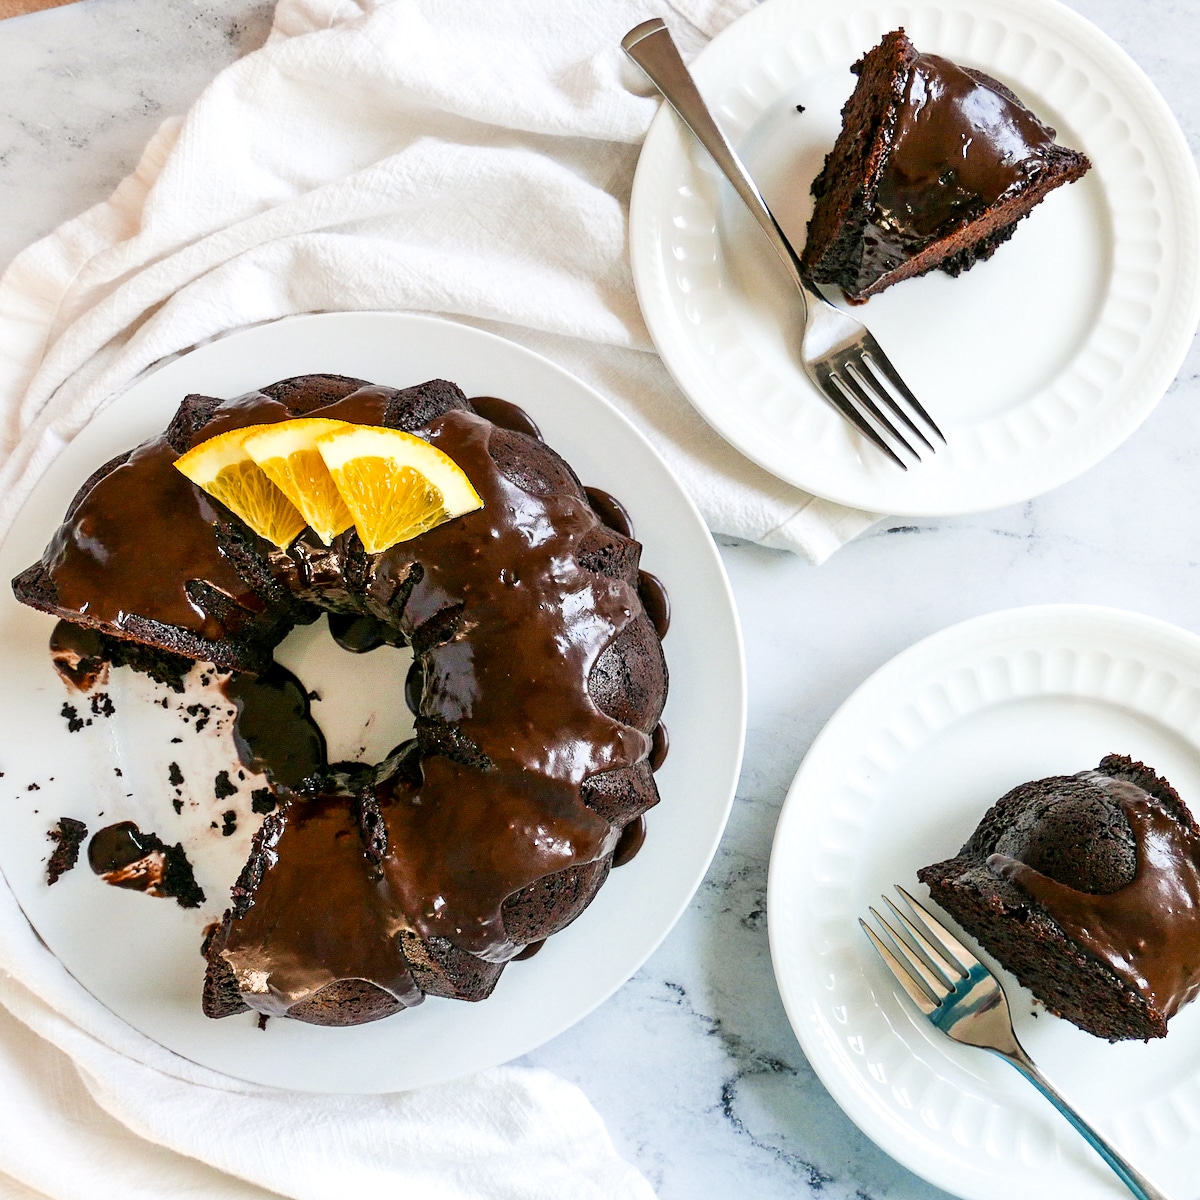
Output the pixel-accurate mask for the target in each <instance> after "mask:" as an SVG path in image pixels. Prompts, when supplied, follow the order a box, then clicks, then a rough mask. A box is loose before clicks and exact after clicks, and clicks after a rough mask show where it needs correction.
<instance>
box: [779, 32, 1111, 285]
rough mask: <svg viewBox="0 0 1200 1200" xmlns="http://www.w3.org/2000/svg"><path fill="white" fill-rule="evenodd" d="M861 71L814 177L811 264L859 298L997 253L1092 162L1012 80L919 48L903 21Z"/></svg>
mask: <svg viewBox="0 0 1200 1200" xmlns="http://www.w3.org/2000/svg"><path fill="white" fill-rule="evenodd" d="M851 70H852V71H853V72H854V73H855V74H856V75H857V76H858V84H857V86H856V87H855V89H854V92H853V94H852V95H851V97H850V99H849V100H848V101H847V102H846V106H845V107H844V108H843V109H842V129H841V132H840V134H839V135H838V138H837V141H836V142H835V143H834V147H833V149H832V150H831V151H830V153H829V155H828V156H827V157H826V159H825V166H824V168H823V169H822V171H821V173H820V174H819V175H818V176H817V177H816V179H815V180H814V181H813V185H812V193H813V196H814V197H815V198H816V206H815V208H814V210H813V215H812V218H811V220H810V221H809V223H808V238H807V241H806V243H805V247H804V253H803V255H802V260H801V266H802V269H803V271H804V274H805V276H806V277H807V278H809V279H811V280H812V281H813V282H815V283H832V284H837V285H838V286H839V287H840V288H841V289H842V290H843V292H844V293H845V295H846V298H847V299H848V300H850V301H851V302H852V303H854V304H859V303H862V302H863V301H864V300H866V299H867V298H868V297H870V296H873V295H875V293H876V292H880V291H882V290H883V289H884V288H886V287H890V286H891V285H892V284H893V283H899V282H900V280H902V279H908V278H910V277H911V276H914V275H924V274H925V273H927V272H928V271H932V270H934V269H935V268H940V269H941V270H943V271H945V272H947V273H948V274H950V275H960V274H961V273H962V272H963V271H966V270H968V269H969V268H970V267H972V266H974V265H975V263H977V262H980V261H981V260H983V259H986V258H990V257H991V255H992V254H993V253H994V252H995V251H996V248H997V247H998V246H999V245H1000V244H1001V243H1002V242H1005V241H1007V240H1008V239H1009V238H1010V237H1011V236H1012V234H1013V231H1014V230H1015V228H1016V224H1017V222H1018V221H1019V220H1020V219H1021V218H1022V217H1023V216H1025V215H1026V214H1027V213H1028V212H1029V210H1030V209H1031V208H1033V207H1034V205H1036V204H1037V203H1038V202H1039V201H1041V200H1042V199H1043V198H1044V197H1045V195H1046V194H1047V193H1048V192H1050V191H1052V190H1053V189H1054V188H1056V187H1059V186H1060V185H1061V184H1064V183H1070V182H1071V181H1072V180H1075V179H1078V178H1079V177H1080V176H1081V175H1083V174H1084V172H1086V171H1087V170H1088V167H1089V166H1090V165H1091V164H1090V163H1089V162H1088V160H1087V158H1086V157H1085V156H1084V155H1083V154H1080V153H1078V152H1077V151H1075V150H1068V149H1067V148H1066V147H1065V146H1060V145H1058V144H1057V143H1056V142H1055V140H1054V139H1055V131H1054V130H1053V129H1051V128H1050V127H1049V126H1048V125H1045V124H1043V123H1042V122H1041V121H1040V120H1038V118H1037V117H1035V116H1034V115H1033V113H1031V112H1030V111H1029V109H1028V108H1026V107H1025V105H1024V104H1022V103H1021V101H1020V100H1019V99H1018V98H1017V97H1016V96H1015V95H1013V93H1012V92H1011V91H1009V89H1008V88H1006V87H1005V86H1004V85H1003V84H1002V83H998V82H997V81H996V80H994V79H992V78H990V77H989V76H987V75H985V74H984V73H983V72H982V71H976V70H973V69H972V68H970V67H959V66H956V65H955V64H954V63H952V62H949V61H948V60H947V59H944V58H941V57H939V56H938V55H936V54H920V53H918V52H917V50H916V49H915V48H914V47H913V44H912V43H911V42H910V41H909V40H908V38H907V37H905V36H904V31H903V30H902V29H897V30H895V31H893V32H892V33H889V34H886V35H885V36H884V38H883V41H881V42H880V43H879V45H878V46H876V47H875V48H874V49H872V50H869V51H868V52H867V53H866V55H864V57H863V58H862V59H861V60H860V61H859V62H857V63H855V64H854V66H853V67H852V68H851Z"/></svg>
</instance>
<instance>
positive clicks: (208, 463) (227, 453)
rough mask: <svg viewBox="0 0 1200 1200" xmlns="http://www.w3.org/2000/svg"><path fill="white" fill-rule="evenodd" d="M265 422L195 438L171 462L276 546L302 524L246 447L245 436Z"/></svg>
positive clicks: (295, 533) (299, 528) (298, 529)
mask: <svg viewBox="0 0 1200 1200" xmlns="http://www.w3.org/2000/svg"><path fill="white" fill-rule="evenodd" d="M267 428H269V427H268V426H266V425H250V426H247V427H246V428H245V429H231V430H230V431H229V432H228V433H219V434H217V436H216V437H213V438H209V439H208V441H207V442H201V443H200V445H199V446H195V447H193V448H192V449H191V450H189V451H188V452H187V453H186V454H183V455H181V456H180V457H179V458H177V459H176V460H175V466H176V468H177V469H178V470H180V471H182V472H183V474H184V475H186V476H187V477H188V478H189V479H190V480H191V481H192V482H193V483H194V484H195V485H196V486H197V487H199V488H203V490H204V491H206V492H207V493H208V494H209V495H210V496H212V497H213V499H215V500H219V501H220V502H221V503H222V504H223V505H225V507H226V508H228V509H229V510H230V511H231V512H234V513H236V514H237V515H238V516H239V517H241V518H242V520H243V521H245V522H246V524H247V525H249V526H250V528H251V529H253V530H254V532H255V533H257V534H258V535H259V537H263V538H266V539H267V541H269V542H274V544H275V545H276V546H279V547H280V548H281V549H282V548H283V547H284V546H287V545H289V544H290V543H291V541H292V539H293V538H295V536H296V535H297V534H298V533H299V532H300V530H302V529H303V528H304V524H305V522H304V517H303V516H301V514H300V512H299V511H298V510H297V508H296V506H295V505H294V504H292V502H291V501H290V500H289V499H288V498H287V497H286V496H285V495H284V494H283V493H282V492H281V491H280V490H279V489H278V488H277V487H276V486H275V485H274V484H273V483H272V482H271V481H270V479H268V478H267V476H266V474H265V473H264V472H263V471H262V469H261V468H260V467H259V466H258V464H257V463H256V462H255V461H254V459H252V458H251V457H250V455H249V454H248V453H247V452H246V448H245V445H244V443H245V441H246V439H247V438H249V437H252V436H253V435H254V434H256V433H258V432H259V431H260V430H262V429H267Z"/></svg>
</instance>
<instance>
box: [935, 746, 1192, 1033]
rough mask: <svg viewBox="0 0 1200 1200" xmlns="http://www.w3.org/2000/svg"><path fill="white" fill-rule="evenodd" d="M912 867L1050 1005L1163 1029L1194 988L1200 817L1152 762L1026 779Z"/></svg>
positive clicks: (1099, 1022) (1094, 1028) (1109, 760)
mask: <svg viewBox="0 0 1200 1200" xmlns="http://www.w3.org/2000/svg"><path fill="white" fill-rule="evenodd" d="M917 877H918V878H919V879H920V880H921V882H922V883H924V884H926V885H927V886H928V888H929V890H930V893H931V894H932V896H933V898H934V900H936V901H937V903H938V904H940V905H941V906H942V908H944V909H945V910H946V911H947V912H948V913H950V915H951V916H952V917H953V918H954V919H955V920H956V921H957V922H958V923H959V925H961V926H962V927H963V929H965V930H966V931H967V932H968V933H970V934H971V935H972V936H973V937H974V938H976V939H977V940H978V941H979V943H980V944H981V945H982V946H983V947H984V948H985V949H986V950H987V951H988V953H990V954H991V955H993V956H994V957H995V958H996V959H998V960H999V961H1000V963H1001V964H1002V965H1004V966H1005V967H1007V968H1008V969H1009V970H1010V971H1012V972H1013V974H1014V975H1016V977H1017V978H1018V979H1019V980H1020V981H1021V983H1023V984H1024V985H1025V986H1026V987H1028V988H1029V990H1030V991H1032V992H1033V994H1034V995H1035V996H1037V997H1038V999H1039V1000H1041V1001H1042V1002H1043V1003H1044V1004H1045V1005H1046V1007H1047V1008H1049V1009H1050V1011H1051V1012H1054V1013H1057V1014H1058V1015H1059V1016H1062V1017H1065V1018H1066V1019H1067V1020H1068V1021H1071V1022H1072V1023H1073V1024H1075V1025H1078V1026H1079V1027H1080V1029H1085V1030H1087V1032H1089V1033H1093V1034H1095V1035H1096V1036H1097V1037H1102V1038H1107V1039H1108V1040H1109V1041H1112V1042H1115V1041H1120V1040H1122V1039H1126V1038H1142V1039H1146V1038H1152V1037H1165V1036H1166V1033H1167V1020H1168V1019H1169V1018H1170V1017H1172V1016H1173V1015H1174V1014H1175V1013H1176V1012H1178V1011H1179V1009H1180V1008H1182V1007H1183V1006H1184V1005H1185V1004H1187V1002H1188V1001H1189V1000H1191V999H1193V998H1194V997H1195V996H1196V994H1197V992H1200V828H1197V825H1196V822H1195V820H1194V819H1193V818H1192V815H1191V813H1190V812H1188V809H1187V806H1186V805H1185V804H1184V802H1183V801H1182V800H1181V799H1180V798H1179V796H1178V794H1177V793H1176V792H1175V789H1174V788H1172V787H1171V785H1170V784H1169V783H1167V781H1166V780H1165V779H1162V778H1160V777H1159V776H1158V775H1156V774H1155V772H1154V771H1153V770H1151V769H1150V768H1149V767H1147V766H1145V765H1144V764H1142V763H1139V762H1133V761H1132V760H1131V759H1129V758H1125V757H1123V756H1121V755H1115V754H1113V755H1109V756H1108V757H1106V758H1105V759H1103V760H1102V761H1101V763H1100V765H1099V766H1098V767H1097V768H1096V769H1095V770H1093V771H1083V772H1081V773H1080V774H1078V775H1061V776H1054V777H1051V778H1049V779H1038V780H1034V781H1033V782H1031V783H1023V784H1021V785H1020V786H1019V787H1016V788H1013V790H1012V791H1011V792H1009V793H1008V794H1007V795H1005V796H1003V797H1001V798H1000V800H999V801H997V802H996V804H995V805H994V806H993V807H992V808H991V809H990V810H989V811H988V812H987V813H986V814H985V815H984V818H983V820H982V821H980V823H979V827H978V828H977V829H976V830H975V832H974V833H973V834H972V835H971V837H970V839H969V840H968V841H967V844H966V845H965V846H963V848H962V849H961V850H960V851H959V852H958V854H957V855H956V856H955V857H954V858H951V859H948V860H946V861H945V862H939V863H934V864H933V865H932V866H928V867H923V868H922V869H921V870H920V871H918V872H917Z"/></svg>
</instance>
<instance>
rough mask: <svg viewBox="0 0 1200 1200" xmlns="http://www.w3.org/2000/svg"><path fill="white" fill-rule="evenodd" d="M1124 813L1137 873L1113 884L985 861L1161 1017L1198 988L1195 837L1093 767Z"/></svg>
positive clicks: (997, 857)
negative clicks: (1078, 881) (1098, 887)
mask: <svg viewBox="0 0 1200 1200" xmlns="http://www.w3.org/2000/svg"><path fill="white" fill-rule="evenodd" d="M1076 778H1078V779H1082V780H1086V781H1088V782H1090V783H1094V784H1095V785H1096V786H1097V787H1101V788H1104V789H1105V790H1106V791H1107V792H1108V793H1109V794H1110V795H1111V796H1112V797H1113V798H1114V799H1115V800H1116V801H1117V802H1118V803H1119V804H1120V806H1121V809H1122V811H1123V812H1124V813H1125V815H1126V817H1127V818H1128V820H1129V825H1130V828H1131V830H1132V832H1133V836H1134V840H1135V843H1136V846H1137V873H1136V875H1135V876H1134V878H1133V881H1132V882H1131V883H1129V884H1127V885H1126V886H1124V887H1122V888H1119V889H1118V890H1116V891H1113V892H1108V893H1106V894H1094V893H1090V892H1083V891H1079V890H1077V889H1075V888H1073V887H1069V886H1067V885H1066V884H1063V883H1059V882H1057V881H1056V880H1054V879H1051V878H1049V877H1048V876H1046V875H1043V874H1042V873H1041V872H1040V871H1037V870H1035V869H1034V868H1033V867H1031V866H1029V865H1027V864H1026V863H1024V862H1021V861H1020V860H1018V859H1016V858H1013V857H1011V856H1009V855H1007V854H992V855H989V857H988V860H987V864H988V867H989V868H991V870H993V871H995V872H996V873H997V874H998V875H1000V876H1002V877H1003V878H1005V879H1008V880H1010V881H1011V882H1013V883H1015V884H1016V885H1017V886H1018V887H1020V888H1022V889H1023V890H1024V891H1025V892H1027V893H1028V894H1029V895H1030V896H1031V897H1032V898H1033V899H1034V900H1036V901H1037V902H1038V904H1040V905H1041V906H1042V907H1043V908H1044V909H1045V910H1046V911H1047V912H1048V913H1049V914H1050V916H1051V917H1052V918H1053V919H1054V921H1056V922H1057V923H1058V924H1059V926H1061V928H1062V929H1063V930H1064V931H1065V932H1066V934H1067V936H1068V937H1070V938H1071V939H1072V940H1074V941H1076V942H1078V943H1079V945H1081V946H1082V947H1084V949H1086V950H1087V951H1089V952H1090V953H1091V954H1093V955H1095V956H1096V958H1098V959H1100V960H1101V961H1102V962H1104V963H1106V964H1107V965H1108V966H1109V967H1110V968H1111V969H1112V970H1113V971H1114V972H1115V973H1116V974H1117V975H1119V976H1121V977H1122V978H1123V979H1126V980H1128V981H1129V982H1130V983H1131V984H1132V985H1133V986H1134V987H1135V988H1136V989H1137V990H1138V991H1139V992H1141V993H1143V994H1144V995H1145V997H1146V999H1147V1000H1148V1001H1149V1002H1150V1003H1151V1004H1152V1005H1153V1006H1154V1007H1155V1008H1156V1009H1158V1010H1159V1011H1160V1012H1161V1013H1162V1014H1163V1015H1164V1016H1166V1017H1170V1016H1171V1015H1172V1014H1173V1013H1175V1012H1178V1010H1179V1009H1180V1008H1182V1007H1183V1005H1185V1004H1186V1003H1187V1002H1188V1001H1189V1000H1191V999H1192V998H1193V997H1194V996H1195V995H1196V994H1197V993H1198V992H1200V838H1197V836H1196V835H1195V834H1194V833H1193V832H1192V830H1191V829H1189V828H1188V826H1187V825H1186V824H1184V823H1183V822H1181V821H1179V820H1177V819H1176V818H1175V816H1174V815H1173V814H1172V813H1170V812H1168V811H1167V809H1166V807H1165V806H1164V805H1163V803H1162V802H1161V801H1160V800H1158V799H1157V798H1156V797H1154V796H1152V795H1150V794H1149V793H1148V792H1146V791H1144V790H1143V789H1142V788H1140V787H1138V786H1137V785H1136V784H1134V783H1130V782H1129V781H1127V780H1123V779H1113V778H1111V777H1109V776H1108V775H1105V774H1103V773H1102V772H1099V771H1085V772H1082V773H1081V774H1080V775H1078V776H1076Z"/></svg>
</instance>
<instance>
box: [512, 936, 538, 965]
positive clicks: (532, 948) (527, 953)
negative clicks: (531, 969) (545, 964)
mask: <svg viewBox="0 0 1200 1200" xmlns="http://www.w3.org/2000/svg"><path fill="white" fill-rule="evenodd" d="M545 944H546V939H545V938H542V940H541V941H540V942H530V943H529V945H528V946H526V947H525V949H524V950H522V951H521V952H520V953H518V954H514V955H513V958H512V960H513V962H524V961H525V960H526V959H527V958H532V957H533V956H534V955H535V954H536V953H537V952H538V951H539V950H540V949H541V948H542V947H543V946H544V945H545Z"/></svg>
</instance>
